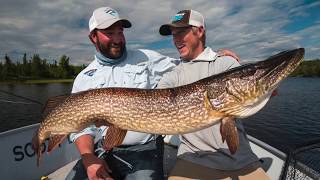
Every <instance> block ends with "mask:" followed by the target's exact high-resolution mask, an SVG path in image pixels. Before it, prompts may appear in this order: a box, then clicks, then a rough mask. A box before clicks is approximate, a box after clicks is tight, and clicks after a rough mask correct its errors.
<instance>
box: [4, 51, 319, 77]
mask: <svg viewBox="0 0 320 180" xmlns="http://www.w3.org/2000/svg"><path fill="white" fill-rule="evenodd" d="M84 68H85V65H82V66H74V65H70V64H69V57H67V56H66V55H62V56H61V57H60V59H59V61H58V62H57V61H54V63H48V62H47V60H46V59H41V58H40V56H39V55H38V54H34V55H33V56H32V58H31V59H27V55H26V53H25V54H24V55H23V58H22V60H20V61H19V60H18V61H17V62H15V63H14V62H13V61H12V60H11V59H10V57H9V56H8V55H5V57H4V62H0V81H24V80H37V79H73V78H75V77H76V75H77V74H78V73H79V72H80V71H81V70H82V69H84ZM290 76H292V77H320V60H319V59H316V60H308V61H306V60H305V61H303V62H302V63H301V64H300V66H299V67H298V68H297V69H296V70H295V71H294V72H293V73H292V74H291V75H290Z"/></svg>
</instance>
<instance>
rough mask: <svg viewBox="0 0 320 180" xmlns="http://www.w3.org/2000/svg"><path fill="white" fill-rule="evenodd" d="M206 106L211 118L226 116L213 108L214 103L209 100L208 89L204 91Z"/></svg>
mask: <svg viewBox="0 0 320 180" xmlns="http://www.w3.org/2000/svg"><path fill="white" fill-rule="evenodd" d="M204 107H205V108H206V110H207V112H208V115H209V118H210V119H221V118H223V117H225V114H224V113H222V112H219V111H217V110H214V109H213V108H212V104H211V102H210V100H209V97H208V92H207V91H205V92H204Z"/></svg>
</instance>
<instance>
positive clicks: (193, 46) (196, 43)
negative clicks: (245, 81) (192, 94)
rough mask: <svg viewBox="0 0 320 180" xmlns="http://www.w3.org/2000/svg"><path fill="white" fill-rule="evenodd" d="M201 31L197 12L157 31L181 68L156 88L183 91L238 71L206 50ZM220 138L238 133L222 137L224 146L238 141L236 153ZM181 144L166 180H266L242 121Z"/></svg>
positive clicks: (183, 137)
mask: <svg viewBox="0 0 320 180" xmlns="http://www.w3.org/2000/svg"><path fill="white" fill-rule="evenodd" d="M205 30H206V29H205V22H204V18H203V16H202V14H200V13H199V12H197V11H195V10H182V11H180V12H178V13H177V14H176V15H175V16H174V17H173V19H172V22H171V23H169V24H164V25H162V26H161V27H160V29H159V32H160V34H161V35H163V36H166V35H172V38H173V43H174V45H175V47H176V48H177V50H178V51H179V54H180V59H181V63H180V64H179V65H178V66H176V67H175V68H174V69H173V70H172V71H171V72H168V73H166V74H165V75H164V76H163V78H162V79H161V80H160V82H159V84H158V86H157V87H158V88H170V87H176V86H182V85H186V84H189V83H193V82H195V81H198V80H200V79H203V78H206V77H208V76H212V75H214V74H218V73H221V72H223V71H226V70H228V69H231V68H234V67H237V66H239V65H240V64H239V63H238V61H237V60H236V59H234V58H233V57H230V56H220V55H219V54H218V53H216V52H214V51H213V50H212V49H211V48H210V47H207V46H206V31H205ZM234 129H237V131H234ZM220 132H228V133H233V132H238V134H232V135H233V136H230V134H228V136H226V135H225V134H224V135H225V136H224V137H226V141H227V142H228V141H229V142H232V141H233V140H234V139H237V138H238V137H239V139H238V142H237V143H236V144H238V148H237V150H236V152H230V151H229V148H228V144H229V143H228V144H227V142H224V141H223V139H222V136H221V133H220ZM228 137H235V138H228ZM180 140H181V144H180V145H179V148H178V159H177V162H176V164H175V166H174V168H173V170H172V171H171V173H170V177H169V180H178V179H190V180H191V179H268V177H267V175H266V173H265V172H264V171H263V169H262V168H261V167H260V163H259V161H258V158H257V156H256V155H255V154H254V153H253V152H252V150H251V148H250V145H249V141H248V139H247V137H246V132H245V129H244V127H243V125H242V123H241V121H240V120H233V119H229V120H228V121H222V123H218V124H215V125H213V126H211V127H208V128H206V129H203V130H200V131H197V132H193V133H189V134H183V135H181V136H180Z"/></svg>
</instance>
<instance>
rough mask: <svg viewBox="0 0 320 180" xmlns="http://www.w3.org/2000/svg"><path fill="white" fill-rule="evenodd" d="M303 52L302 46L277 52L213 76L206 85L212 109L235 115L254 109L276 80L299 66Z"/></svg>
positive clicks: (247, 112) (244, 114)
mask: <svg viewBox="0 0 320 180" xmlns="http://www.w3.org/2000/svg"><path fill="white" fill-rule="evenodd" d="M304 52H305V51H304V49H303V48H300V49H295V50H292V51H285V52H281V53H279V54H276V55H274V56H271V57H269V58H268V59H266V60H264V61H260V62H257V63H254V64H246V65H243V66H240V67H237V68H233V69H231V70H229V71H226V72H224V73H221V74H219V75H218V76H216V77H214V78H215V81H213V83H211V84H210V85H209V88H208V97H209V100H210V102H211V104H212V107H213V109H215V110H218V111H219V112H223V113H225V114H226V115H231V116H234V117H238V118H245V117H248V116H251V115H253V114H255V113H257V112H258V111H259V110H261V109H262V108H263V107H264V106H265V105H266V103H267V102H268V100H269V99H270V97H271V94H272V92H273V91H274V90H275V89H276V88H277V87H278V86H279V83H280V82H281V81H282V80H284V79H285V78H286V77H288V76H289V74H290V73H292V72H293V71H294V70H295V69H296V68H297V67H298V66H299V64H300V63H301V62H302V60H303V56H304Z"/></svg>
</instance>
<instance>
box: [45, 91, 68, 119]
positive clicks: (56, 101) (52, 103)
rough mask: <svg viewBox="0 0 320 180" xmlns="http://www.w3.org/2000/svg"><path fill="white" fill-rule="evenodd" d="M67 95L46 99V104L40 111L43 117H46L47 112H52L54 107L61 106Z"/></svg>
mask: <svg viewBox="0 0 320 180" xmlns="http://www.w3.org/2000/svg"><path fill="white" fill-rule="evenodd" d="M67 97H69V95H60V96H54V97H50V98H48V100H47V102H46V104H45V105H44V107H43V109H42V115H43V117H46V116H47V114H48V113H49V112H51V111H52V109H54V108H55V107H57V106H58V105H59V104H61V103H62V102H63V101H64V100H65V99H66V98H67Z"/></svg>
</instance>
